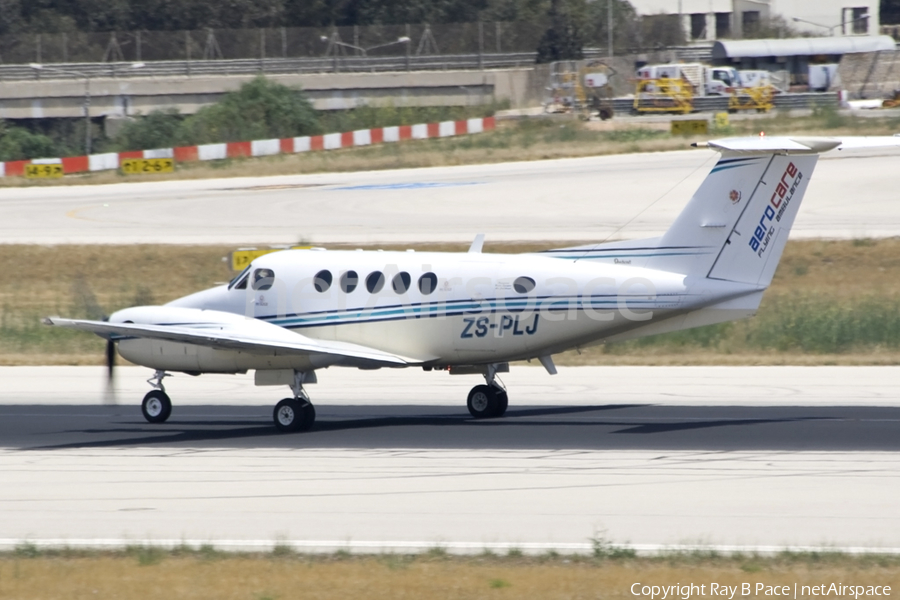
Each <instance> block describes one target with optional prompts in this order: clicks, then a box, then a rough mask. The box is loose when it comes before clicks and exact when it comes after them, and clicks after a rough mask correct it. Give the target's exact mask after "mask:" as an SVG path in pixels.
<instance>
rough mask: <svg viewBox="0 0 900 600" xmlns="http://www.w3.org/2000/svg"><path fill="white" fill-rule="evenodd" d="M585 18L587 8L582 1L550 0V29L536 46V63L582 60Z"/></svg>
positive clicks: (548, 14) (548, 17)
mask: <svg viewBox="0 0 900 600" xmlns="http://www.w3.org/2000/svg"><path fill="white" fill-rule="evenodd" d="M586 16H587V6H586V3H585V1H584V0H551V2H550V9H549V10H548V11H547V19H548V21H549V22H550V27H549V28H548V29H547V31H545V32H544V36H543V37H542V38H541V41H540V43H539V44H538V47H537V62H539V63H548V62H554V61H557V60H579V59H581V58H583V57H584V53H583V52H582V47H583V46H584V23H585V21H586Z"/></svg>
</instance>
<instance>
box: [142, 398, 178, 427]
mask: <svg viewBox="0 0 900 600" xmlns="http://www.w3.org/2000/svg"><path fill="white" fill-rule="evenodd" d="M141 413H143V415H144V418H145V419H147V422H148V423H165V422H166V421H167V420H168V418H169V415H171V414H172V401H171V400H170V399H169V396H168V395H167V394H166V393H165V392H164V391H162V390H152V391H149V392H147V395H146V396H144V400H143V402H141Z"/></svg>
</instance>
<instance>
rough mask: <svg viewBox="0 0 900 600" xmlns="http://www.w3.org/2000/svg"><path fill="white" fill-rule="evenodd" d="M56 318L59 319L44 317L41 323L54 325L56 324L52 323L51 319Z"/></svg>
mask: <svg viewBox="0 0 900 600" xmlns="http://www.w3.org/2000/svg"><path fill="white" fill-rule="evenodd" d="M58 318H59V317H44V318H43V319H41V323H43V324H44V325H56V323H54V322H53V319H58Z"/></svg>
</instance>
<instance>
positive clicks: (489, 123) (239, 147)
mask: <svg viewBox="0 0 900 600" xmlns="http://www.w3.org/2000/svg"><path fill="white" fill-rule="evenodd" d="M495 125H496V122H495V120H494V117H486V118H483V119H481V118H479V119H467V120H464V121H443V122H441V123H420V124H418V125H400V126H395V127H379V128H377V129H359V130H357V131H346V132H343V133H328V134H325V135H313V136H303V137H295V138H283V139H271V140H254V141H251V142H228V143H225V144H202V145H199V146H179V147H177V148H156V149H153V150H134V151H130V152H110V153H107V154H91V155H90V156H70V157H66V158H38V159H34V160H14V161H7V162H5V163H4V162H0V177H22V176H24V175H25V167H26V166H27V165H29V164H36V165H37V164H60V163H61V164H62V166H63V172H64V173H65V174H67V175H68V174H70V173H84V172H86V171H109V170H114V169H118V168H119V166H120V165H121V164H122V161H123V160H124V159H127V158H174V159H175V162H176V163H178V162H192V161H198V160H222V159H225V158H249V157H252V156H272V155H274V154H295V153H298V152H312V151H317V150H337V149H339V148H353V147H357V146H370V145H372V144H386V143H393V142H402V141H404V140H424V139H428V138H437V137H451V136H457V135H469V134H473V133H482V132H484V131H489V130H491V129H494V127H495Z"/></svg>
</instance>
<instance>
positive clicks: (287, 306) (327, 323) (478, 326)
mask: <svg viewBox="0 0 900 600" xmlns="http://www.w3.org/2000/svg"><path fill="white" fill-rule="evenodd" d="M749 291H750V290H748V288H747V287H746V286H737V287H735V285H734V284H731V283H729V282H716V281H712V280H708V279H705V278H691V277H686V276H685V275H681V274H677V273H669V272H664V271H656V270H651V269H645V268H640V267H634V266H631V265H628V264H611V263H608V262H595V261H590V260H573V259H571V258H559V257H552V256H547V255H541V254H522V255H504V254H482V253H435V252H412V251H407V252H373V251H365V252H364V251H315V250H291V251H283V252H277V253H273V254H269V255H266V256H263V257H260V258H258V259H256V260H255V261H254V262H253V263H252V264H251V265H250V267H248V269H247V270H246V271H245V272H244V273H242V274H241V275H239V276H238V277H237V278H235V280H233V281H232V282H231V283H230V284H229V285H222V286H218V287H215V288H212V289H208V290H205V291H202V292H199V293H196V294H192V295H190V296H186V297H184V298H181V299H178V300H175V301H174V302H171V303H169V304H168V305H166V306H167V307H184V308H194V309H205V310H212V311H221V312H225V313H232V314H235V315H243V316H245V317H250V318H252V319H258V320H260V321H264V322H266V323H271V324H274V325H278V326H280V327H282V328H287V329H288V330H291V331H295V332H297V333H300V334H302V335H304V336H307V337H309V338H314V339H319V340H336V341H341V342H350V343H353V344H359V345H361V346H366V347H370V348H375V349H378V350H381V351H384V352H390V353H394V354H397V355H400V356H404V357H411V358H413V359H415V360H416V361H418V362H420V363H422V364H427V365H435V366H452V365H471V364H484V363H500V362H508V361H512V360H521V359H528V358H533V357H540V356H549V355H551V354H553V353H557V352H561V351H563V350H566V349H570V348H574V347H578V346H583V345H588V344H592V343H596V342H598V341H602V340H603V339H605V338H607V337H609V336H611V335H618V336H620V337H621V335H622V334H623V333H627V332H628V331H630V330H635V329H639V328H641V327H644V326H646V325H647V324H648V323H649V322H650V321H657V320H660V319H666V318H667V317H671V316H673V315H678V314H681V313H685V312H689V311H691V310H695V309H698V308H702V307H703V306H705V305H712V304H715V303H716V302H720V301H722V300H723V299H727V298H733V297H735V296H737V295H741V294H746V293H748V292H749ZM161 308H165V307H161ZM114 317H115V315H114ZM137 342H140V340H135V343H134V344H130V343H129V344H122V343H120V352H122V354H123V355H125V356H126V358H129V359H131V360H136V361H137V362H141V363H142V364H147V365H148V366H155V367H161V366H165V368H170V369H175V368H177V366H176V365H173V364H169V363H165V364H164V363H156V364H149V363H150V362H152V361H148V358H147V352H145V351H138V350H137V349H138V348H141V346H140V344H138V343H137ZM153 343H154V344H156V345H157V346H159V345H162V346H161V348H163V349H160V350H159V352H157V354H159V355H162V354H166V353H167V352H165V350H164V347H168V348H169V352H168V354H175V355H178V354H179V353H180V350H178V348H177V347H175V348H174V349H173V346H177V345H174V344H171V343H169V342H153ZM195 350H196V351H199V352H201V353H202V352H203V349H202V348H198V349H195ZM216 352H217V353H218V356H219V357H220V358H224V356H223V355H222V351H216ZM129 355H131V356H129ZM261 360H263V359H262V358H261V357H258V356H256V357H252V356H246V355H244V358H243V359H241V358H239V357H229V358H228V361H227V365H228V366H227V367H226V368H216V369H213V370H225V371H240V370H247V369H248V368H266V367H267V365H268V366H269V368H286V367H288V366H291V365H288V364H287V363H286V362H285V361H288V360H289V359H288V358H282V359H280V360H278V361H275V362H272V361H271V360H270V361H269V362H268V363H265V362H263V364H262V367H260V361H261ZM192 364H193V363H192ZM232 365H234V366H232ZM293 368H307V369H308V368H309V366H308V365H301V366H300V367H298V366H297V365H293Z"/></svg>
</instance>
